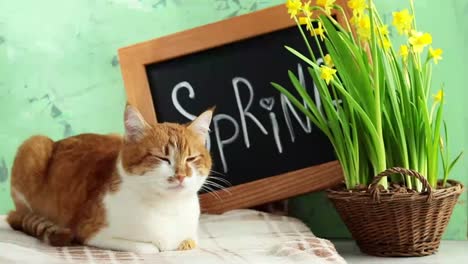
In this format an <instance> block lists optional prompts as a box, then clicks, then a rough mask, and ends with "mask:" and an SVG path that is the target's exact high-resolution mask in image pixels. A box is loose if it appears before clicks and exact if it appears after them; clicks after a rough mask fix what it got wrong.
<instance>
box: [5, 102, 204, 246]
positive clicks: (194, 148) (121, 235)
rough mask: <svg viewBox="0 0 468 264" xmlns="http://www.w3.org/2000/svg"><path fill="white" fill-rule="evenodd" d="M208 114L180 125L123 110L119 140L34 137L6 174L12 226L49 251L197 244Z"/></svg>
mask: <svg viewBox="0 0 468 264" xmlns="http://www.w3.org/2000/svg"><path fill="white" fill-rule="evenodd" d="M211 118H212V110H208V111H206V112H204V113H202V114H201V115H200V116H199V117H197V118H196V119H195V120H194V121H192V122H191V123H189V124H186V125H179V124H173V123H159V124H153V125H149V124H147V123H146V122H145V121H144V120H143V118H142V116H141V115H140V113H139V112H138V111H137V110H136V109H135V108H134V107H132V106H130V105H127V107H126V109H125V118H124V119H125V135H124V137H120V136H117V135H97V134H81V135H77V136H73V137H69V138H66V139H63V140H60V141H56V142H54V141H52V140H51V139H50V138H48V137H45V136H33V137H31V138H29V139H28V140H26V141H25V142H24V143H23V144H22V145H21V146H20V148H19V149H18V152H17V155H16V158H15V161H14V165H13V169H12V175H11V192H12V197H13V201H14V204H15V210H14V211H12V212H10V214H9V215H8V222H9V224H10V226H11V227H12V228H13V229H16V230H22V231H23V232H25V233H27V234H29V235H32V236H35V237H37V238H39V239H41V240H43V241H45V242H48V243H49V244H51V245H54V246H61V245H67V244H70V243H71V242H78V243H82V244H85V245H90V246H96V247H102V248H108V249H114V250H124V251H133V252H137V253H154V252H159V251H166V250H177V249H179V250H184V249H191V248H194V247H195V246H196V241H197V226H198V219H199V215H200V206H199V201H198V196H197V192H198V190H199V189H200V188H201V187H202V185H203V184H204V182H205V180H206V178H207V177H208V174H209V172H210V169H211V157H210V153H209V151H208V150H207V149H206V147H205V140H206V137H207V133H208V130H209V125H210V122H211Z"/></svg>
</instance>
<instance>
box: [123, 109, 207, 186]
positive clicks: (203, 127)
mask: <svg viewBox="0 0 468 264" xmlns="http://www.w3.org/2000/svg"><path fill="white" fill-rule="evenodd" d="M212 115H213V110H212V109H210V110H207V111H205V112H203V113H202V114H200V116H198V117H197V118H196V119H195V120H193V121H192V122H190V123H188V124H175V123H157V124H151V125H150V124H148V123H146V122H145V120H144V119H143V117H142V116H141V114H140V113H139V112H138V110H137V109H136V108H135V107H133V106H130V105H127V107H126V109H125V117H124V119H125V136H124V143H123V147H122V150H121V153H120V162H121V167H120V170H123V171H121V174H124V175H123V176H124V178H125V179H123V180H126V181H127V182H129V183H135V184H144V185H145V186H146V187H148V189H149V190H151V191H152V192H156V193H158V194H161V195H181V194H193V193H196V192H197V191H198V190H199V189H200V188H201V187H202V185H203V183H204V182H205V180H206V178H207V177H208V175H209V173H210V169H211V157H210V153H209V151H208V149H207V148H206V146H205V143H206V139H207V137H208V131H209V126H210V123H211V118H212Z"/></svg>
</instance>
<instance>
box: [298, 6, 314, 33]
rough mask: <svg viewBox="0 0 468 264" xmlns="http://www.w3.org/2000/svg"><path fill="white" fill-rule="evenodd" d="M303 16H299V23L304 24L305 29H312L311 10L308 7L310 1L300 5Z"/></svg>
mask: <svg viewBox="0 0 468 264" xmlns="http://www.w3.org/2000/svg"><path fill="white" fill-rule="evenodd" d="M302 13H303V14H304V16H303V17H300V18H299V23H300V24H301V25H306V28H307V30H312V11H311V9H310V1H309V2H307V3H305V4H304V5H303V6H302Z"/></svg>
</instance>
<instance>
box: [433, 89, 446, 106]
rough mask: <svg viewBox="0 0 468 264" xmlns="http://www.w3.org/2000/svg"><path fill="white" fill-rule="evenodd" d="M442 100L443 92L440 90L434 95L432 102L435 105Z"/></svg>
mask: <svg viewBox="0 0 468 264" xmlns="http://www.w3.org/2000/svg"><path fill="white" fill-rule="evenodd" d="M443 98H444V91H442V90H439V91H438V92H437V93H436V94H435V95H434V101H435V102H436V103H439V102H441V101H442V99H443Z"/></svg>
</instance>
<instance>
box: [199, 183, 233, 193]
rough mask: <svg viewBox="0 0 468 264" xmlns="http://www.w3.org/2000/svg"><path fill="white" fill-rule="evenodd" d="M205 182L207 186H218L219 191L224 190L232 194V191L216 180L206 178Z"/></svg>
mask: <svg viewBox="0 0 468 264" xmlns="http://www.w3.org/2000/svg"><path fill="white" fill-rule="evenodd" d="M205 184H206V185H205V186H211V187H214V188H218V190H219V191H223V192H225V193H227V194H229V195H230V194H231V192H230V191H229V190H228V189H226V188H225V187H224V186H222V185H220V184H218V183H216V182H212V181H209V180H206V181H205Z"/></svg>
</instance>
